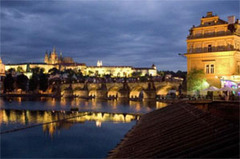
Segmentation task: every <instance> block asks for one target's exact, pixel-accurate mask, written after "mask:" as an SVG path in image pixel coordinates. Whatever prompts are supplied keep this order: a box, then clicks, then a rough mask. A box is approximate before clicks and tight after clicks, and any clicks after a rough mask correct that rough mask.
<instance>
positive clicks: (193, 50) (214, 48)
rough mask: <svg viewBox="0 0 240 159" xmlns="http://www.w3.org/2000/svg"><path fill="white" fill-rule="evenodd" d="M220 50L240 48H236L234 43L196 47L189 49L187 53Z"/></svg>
mask: <svg viewBox="0 0 240 159" xmlns="http://www.w3.org/2000/svg"><path fill="white" fill-rule="evenodd" d="M220 51H240V49H236V48H234V47H233V45H230V46H218V47H211V48H208V47H204V48H195V49H192V50H191V49H188V50H187V53H206V52H220Z"/></svg>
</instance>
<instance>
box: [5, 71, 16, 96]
mask: <svg viewBox="0 0 240 159" xmlns="http://www.w3.org/2000/svg"><path fill="white" fill-rule="evenodd" d="M3 85H4V93H6V92H12V91H13V90H14V78H13V76H12V74H11V73H8V74H7V75H6V78H5V79H4V82H3Z"/></svg>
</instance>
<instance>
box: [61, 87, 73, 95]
mask: <svg viewBox="0 0 240 159" xmlns="http://www.w3.org/2000/svg"><path fill="white" fill-rule="evenodd" d="M63 97H66V98H71V97H73V89H72V84H70V85H69V87H68V88H66V89H64V91H63Z"/></svg>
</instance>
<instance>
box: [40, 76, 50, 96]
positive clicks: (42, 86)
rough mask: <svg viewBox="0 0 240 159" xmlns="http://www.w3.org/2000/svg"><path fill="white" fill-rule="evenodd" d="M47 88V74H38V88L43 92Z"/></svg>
mask: <svg viewBox="0 0 240 159" xmlns="http://www.w3.org/2000/svg"><path fill="white" fill-rule="evenodd" d="M47 88H48V76H47V74H44V73H40V74H39V90H41V91H43V92H45V91H46V90H47Z"/></svg>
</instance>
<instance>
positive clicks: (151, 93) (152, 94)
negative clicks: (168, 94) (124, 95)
mask: <svg viewBox="0 0 240 159" xmlns="http://www.w3.org/2000/svg"><path fill="white" fill-rule="evenodd" d="M143 99H156V88H155V85H154V82H153V81H150V82H148V87H147V89H145V90H144V95H143Z"/></svg>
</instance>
